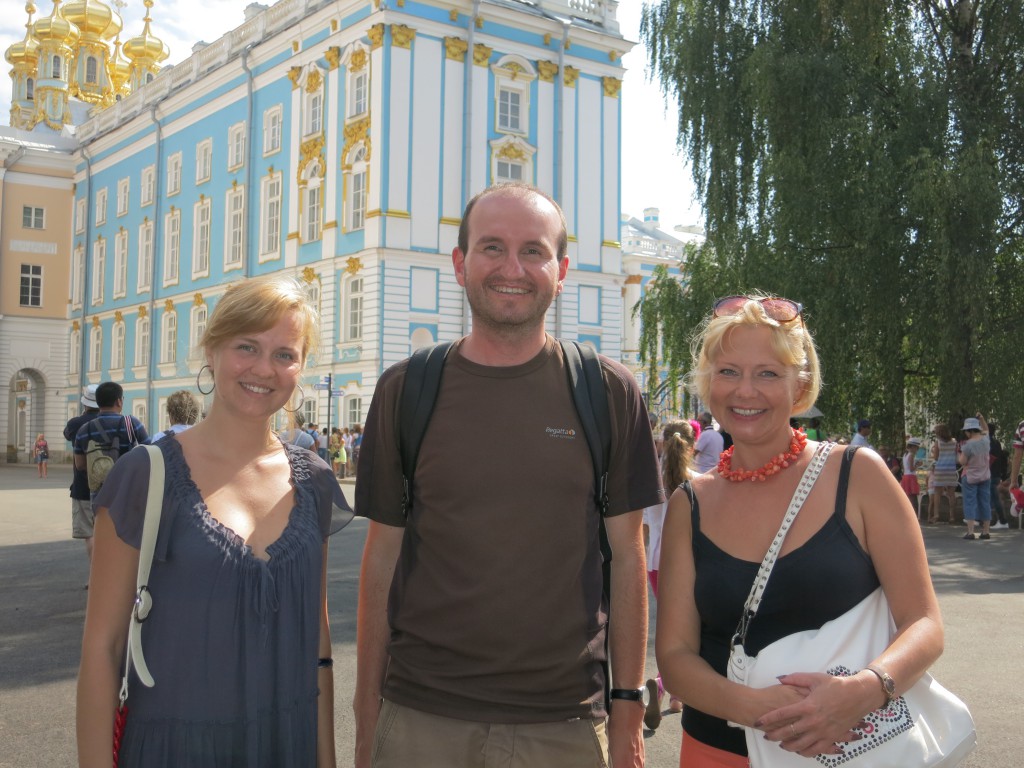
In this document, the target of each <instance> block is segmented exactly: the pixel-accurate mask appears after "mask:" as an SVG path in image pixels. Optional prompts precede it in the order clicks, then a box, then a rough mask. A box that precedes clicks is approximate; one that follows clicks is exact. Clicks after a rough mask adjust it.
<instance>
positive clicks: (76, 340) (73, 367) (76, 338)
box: [68, 328, 82, 405]
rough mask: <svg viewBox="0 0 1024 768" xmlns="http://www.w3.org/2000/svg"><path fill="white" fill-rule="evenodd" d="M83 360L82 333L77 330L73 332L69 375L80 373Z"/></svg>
mask: <svg viewBox="0 0 1024 768" xmlns="http://www.w3.org/2000/svg"><path fill="white" fill-rule="evenodd" d="M81 359H82V332H81V331H80V330H78V329H77V328H75V329H73V330H72V331H71V359H70V360H69V361H68V373H70V374H72V375H73V374H76V373H78V364H79V362H80V361H81ZM76 405H77V403H76Z"/></svg>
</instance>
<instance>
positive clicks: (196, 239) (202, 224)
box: [192, 197, 213, 278]
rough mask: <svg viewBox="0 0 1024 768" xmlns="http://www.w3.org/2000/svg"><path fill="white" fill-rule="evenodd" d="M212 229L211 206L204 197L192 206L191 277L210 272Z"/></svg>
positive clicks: (208, 199) (208, 200) (202, 275)
mask: <svg viewBox="0 0 1024 768" xmlns="http://www.w3.org/2000/svg"><path fill="white" fill-rule="evenodd" d="M212 230H213V207H212V205H211V200H210V198H208V197H207V198H204V199H202V200H200V201H199V202H198V203H196V204H195V206H193V208H192V277H193V278H197V277H208V276H209V274H210V233H211V232H212Z"/></svg>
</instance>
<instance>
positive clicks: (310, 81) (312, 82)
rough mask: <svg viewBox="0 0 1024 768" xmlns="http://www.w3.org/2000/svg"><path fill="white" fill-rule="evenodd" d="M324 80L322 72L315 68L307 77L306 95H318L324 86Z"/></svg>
mask: <svg viewBox="0 0 1024 768" xmlns="http://www.w3.org/2000/svg"><path fill="white" fill-rule="evenodd" d="M323 82H324V78H323V75H321V74H320V70H319V69H317V68H316V67H313V69H312V70H310V72H309V74H308V75H306V93H316V92H317V91H319V90H320V86H321V85H323Z"/></svg>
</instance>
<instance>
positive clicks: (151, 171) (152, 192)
mask: <svg viewBox="0 0 1024 768" xmlns="http://www.w3.org/2000/svg"><path fill="white" fill-rule="evenodd" d="M139 196H140V198H141V200H142V205H152V204H153V198H154V197H156V166H155V165H150V166H148V167H146V168H143V169H142V189H141V191H140V193H139Z"/></svg>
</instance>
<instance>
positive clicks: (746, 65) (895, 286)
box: [636, 0, 1024, 441]
mask: <svg viewBox="0 0 1024 768" xmlns="http://www.w3.org/2000/svg"><path fill="white" fill-rule="evenodd" d="M1022 3H1024V0H959V1H957V2H955V1H954V0H912V1H909V2H908V1H907V0H904V1H902V2H901V1H899V0H891V1H890V0H786V1H785V2H780V1H778V0H731V1H730V0H662V2H661V3H659V4H654V5H650V6H647V7H645V11H644V16H643V20H642V26H641V36H642V37H643V39H644V41H645V43H646V44H647V46H648V50H649V51H650V63H651V67H652V70H653V72H654V73H655V74H656V76H657V77H658V78H659V80H660V82H661V85H662V87H663V89H664V90H665V91H666V92H668V93H671V94H673V95H674V96H675V98H676V99H677V100H678V102H679V104H680V113H679V141H680V146H681V147H682V148H683V149H684V150H685V151H686V153H687V155H688V156H689V158H690V160H691V162H692V167H693V173H694V180H695V183H696V187H697V191H698V195H699V197H700V198H701V200H702V203H703V206H704V210H705V215H706V221H705V229H706V231H707V241H706V243H705V244H704V246H703V247H701V248H700V249H699V250H697V251H696V252H694V253H692V254H691V255H690V258H689V260H688V262H687V264H686V265H685V267H684V277H683V280H682V282H676V281H673V280H671V279H670V278H669V277H668V275H667V274H666V273H660V274H658V275H656V277H655V279H654V280H653V281H652V283H651V284H649V287H648V290H647V291H646V293H645V297H644V299H643V301H642V303H641V304H640V305H638V307H637V309H636V311H637V313H638V314H639V315H640V317H641V320H642V324H643V329H644V330H643V336H642V339H641V342H642V351H641V354H642V356H643V359H644V360H645V362H646V363H647V364H648V365H649V366H652V370H653V369H654V367H655V366H657V365H659V364H660V365H661V366H663V367H665V368H667V369H668V371H669V377H670V379H671V380H674V379H676V378H678V377H679V376H681V375H682V374H684V373H685V372H686V367H687V365H688V357H689V354H688V353H689V339H690V336H691V333H692V331H693V330H694V329H695V328H696V327H697V326H698V324H699V323H700V321H701V319H702V318H703V317H704V316H705V315H706V314H707V312H708V310H709V309H710V306H711V303H712V301H713V299H714V298H715V297H717V296H722V295H727V294H732V293H742V292H745V291H750V290H755V289H759V290H764V291H769V292H772V293H776V294H779V295H783V296H788V297H790V298H792V299H795V300H797V301H800V302H802V303H803V304H804V306H805V307H806V315H805V321H806V322H807V323H808V325H809V327H811V329H812V331H813V332H814V334H815V338H816V340H817V342H818V345H819V349H820V352H821V357H822V363H823V368H824V373H825V388H824V389H823V391H822V396H821V399H820V404H819V405H820V407H821V409H822V410H823V411H825V413H826V415H827V417H828V419H829V426H830V427H831V428H833V429H842V428H844V427H845V425H847V424H848V423H850V422H851V421H853V420H854V419H855V418H858V417H861V416H865V415H867V416H871V417H872V418H873V419H875V420H876V422H877V424H878V426H880V427H881V432H882V437H883V438H885V439H887V440H891V441H896V440H898V439H901V438H902V435H903V430H904V424H905V420H906V411H907V403H908V402H909V403H911V404H912V411H914V412H915V413H916V412H919V411H926V412H931V413H935V414H938V415H940V416H941V418H944V419H946V420H948V421H949V422H950V423H954V422H957V421H958V420H959V419H960V418H961V417H962V416H963V415H965V414H969V415H973V414H974V412H975V411H977V410H982V411H984V412H985V413H986V414H994V415H995V416H996V417H997V418H1000V419H1001V421H1002V422H1003V423H1004V424H1009V422H1010V420H1011V419H1012V418H1013V417H1014V416H1016V415H1019V417H1021V418H1024V381H1022V376H1024V374H1022V372H1021V371H1022V369H1024V366H1022V365H1020V364H1019V363H1016V362H1015V361H1018V360H1020V359H1021V352H1022V351H1024V345H1022V338H1021V337H1022V333H1021V330H1022V322H1024V321H1022V317H1024V253H1022V249H1021V242H1022V240H1021V234H1022V229H1024V218H1022V217H1024V209H1022V200H1024V189H1022V185H1024V167H1022V165H1024V123H1022V121H1021V118H1022V116H1024V115H1022V112H1024V48H1022V46H1021V45H1020V41H1021V40H1024V8H1022ZM659 352H660V354H659ZM649 378H650V377H649ZM654 380H656V379H654ZM1014 423H1016V422H1014ZM957 426H959V425H958V424H957Z"/></svg>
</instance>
